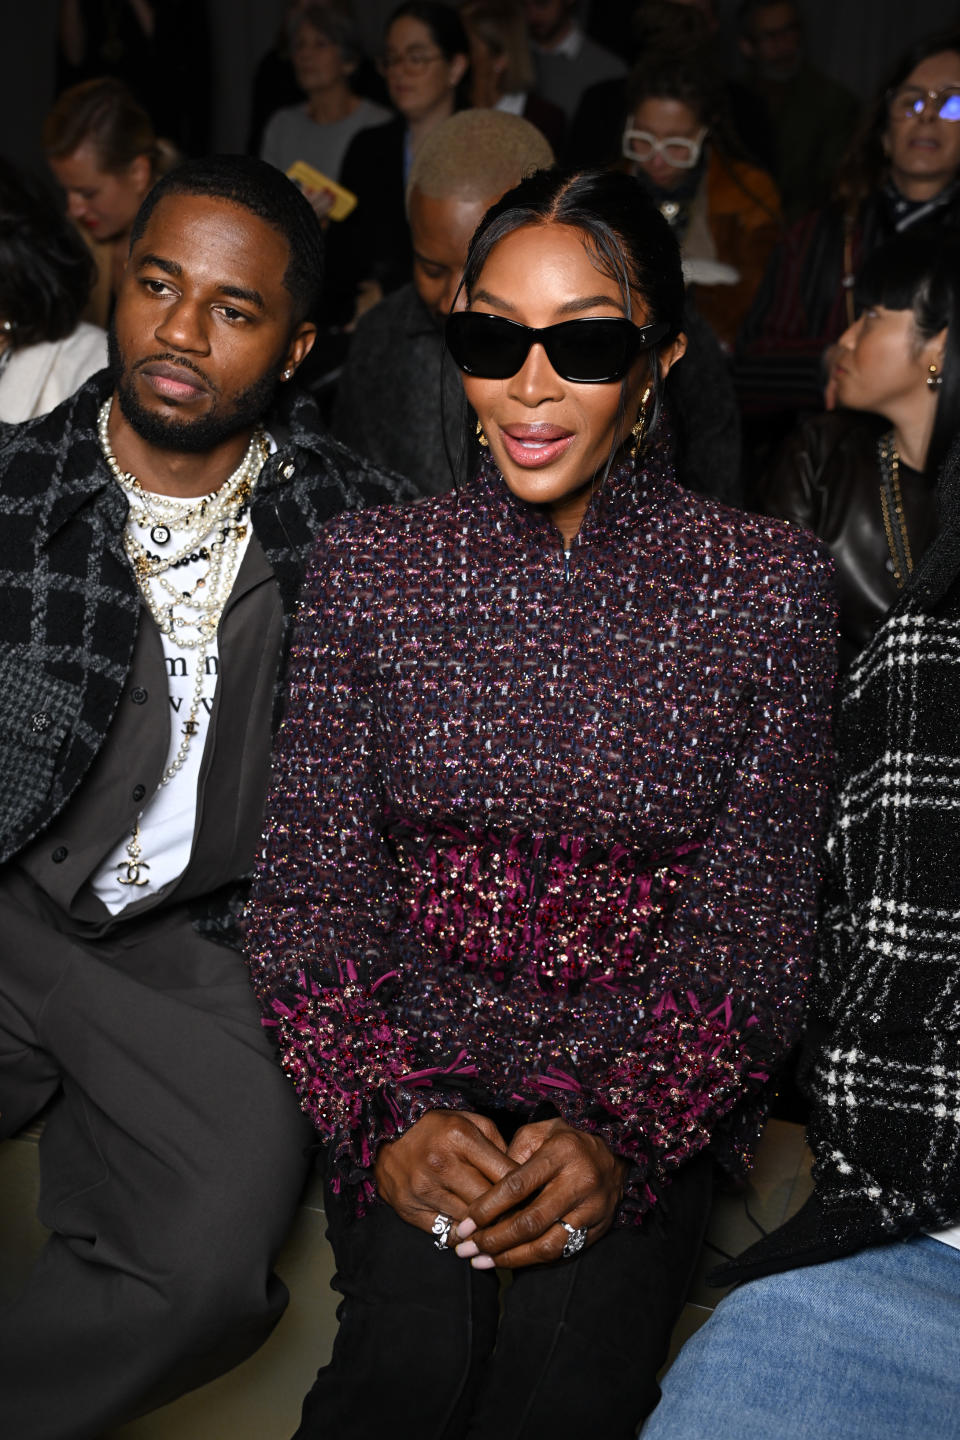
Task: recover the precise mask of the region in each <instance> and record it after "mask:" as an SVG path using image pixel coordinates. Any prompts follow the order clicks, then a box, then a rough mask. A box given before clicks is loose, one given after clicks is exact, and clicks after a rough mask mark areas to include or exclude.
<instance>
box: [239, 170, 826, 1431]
mask: <svg viewBox="0 0 960 1440" xmlns="http://www.w3.org/2000/svg"><path fill="white" fill-rule="evenodd" d="M464 288H465V296H464V299H465V302H466V310H465V313H462V314H461V313H460V312H459V311H458V312H457V313H456V314H454V315H453V316H452V317H451V319H450V321H449V325H448V343H449V348H450V352H451V355H452V356H453V358H454V360H455V361H456V363H457V364H458V365H459V366H460V369H461V371H462V373H463V377H464V388H465V391H466V395H467V399H468V400H469V402H470V406H471V407H472V411H473V412H474V415H475V419H476V423H477V424H478V426H479V429H480V434H481V444H482V445H484V449H483V459H482V461H481V464H480V468H479V472H478V473H477V474H476V476H475V477H474V478H473V479H472V480H471V481H470V482H469V483H468V484H466V485H465V486H463V487H462V488H461V490H460V491H459V492H458V493H454V494H452V495H448V496H444V497H442V498H439V499H436V500H431V501H428V502H426V503H425V504H422V505H416V506H412V507H410V508H408V509H405V510H396V511H380V512H373V513H370V512H365V513H360V514H357V515H354V516H352V517H349V518H346V519H344V520H343V521H338V522H337V523H336V524H335V525H332V526H331V527H330V528H329V529H328V530H327V532H326V538H325V540H324V543H323V544H322V546H321V548H320V549H319V550H318V552H317V554H316V563H315V567H314V570H313V574H312V578H311V579H310V581H309V582H308V589H307V593H306V597H305V602H304V608H303V611H302V618H301V628H300V633H299V637H298V639H297V641H296V644H295V647H294V650H293V658H292V674H291V685H292V689H291V699H290V709H289V711H288V718H287V721H286V723H285V728H284V732H283V738H282V740H281V744H280V751H279V754H278V757H277V765H276V781H275V786H274V790H273V794H272V799H271V806H270V813H269V817H268V822H267V832H266V838H265V844H264V850H263V855H262V861H261V865H260V869H259V873H258V878H257V881H256V885H255V892H254V899H253V902H252V905H251V909H250V911H249V915H248V922H247V923H248V935H247V938H248V946H249V953H250V959H251V966H252V970H253V974H254V977H255V983H256V986H257V990H258V993H259V994H260V996H261V999H262V1002H263V1005H264V1009H265V1014H266V1017H267V1023H268V1024H269V1025H270V1026H271V1027H273V1028H274V1030H275V1033H276V1036H277V1040H278V1043H279V1047H280V1051H281V1054H282V1057H283V1063H284V1065H285V1067H286V1069H287V1070H288V1072H289V1074H290V1075H291V1077H292V1079H293V1080H294V1082H295V1084H296V1086H297V1088H298V1090H299V1092H300V1094H301V1097H302V1102H303V1105H304V1109H305V1110H306V1111H307V1113H308V1114H309V1115H310V1116H311V1118H312V1119H313V1121H314V1123H315V1125H316V1127H317V1129H318V1132H319V1136H320V1140H321V1142H322V1144H323V1146H324V1148H325V1164H326V1180H327V1201H326V1204H327V1216H328V1221H329V1225H330V1236H331V1240H332V1243H333V1247H334V1252H335V1255H336V1262H337V1272H338V1278H337V1280H336V1285H337V1288H338V1289H340V1291H341V1292H342V1294H343V1296H344V1297H345V1298H344V1303H343V1304H342V1305H341V1308H340V1311H339V1316H340V1331H339V1334H338V1337H337V1340H336V1344H335V1347H334V1353H333V1357H332V1360H331V1362H330V1363H329V1364H328V1365H326V1366H325V1367H324V1368H323V1369H322V1370H321V1371H320V1374H319V1376H318V1378H317V1382H316V1384H315V1386H314V1388H313V1390H312V1391H311V1392H310V1394H309V1396H308V1397H307V1400H306V1402H305V1406H304V1416H303V1423H302V1426H301V1428H300V1430H299V1431H298V1436H299V1437H301V1440H306V1437H313V1436H328V1435H329V1436H336V1437H338V1440H351V1437H368V1436H371V1435H381V1434H382V1435H387V1434H389V1435H390V1436H391V1437H394V1440H404V1437H411V1440H412V1437H416V1440H441V1437H442V1440H454V1437H460V1436H467V1435H469V1436H470V1437H471V1440H493V1437H496V1440H518V1437H521V1436H523V1437H527V1440H533V1437H539V1436H545V1435H549V1436H551V1437H556V1440H563V1437H574V1436H575V1437H577V1440H582V1437H583V1436H584V1435H593V1434H602V1435H603V1436H604V1437H605V1440H607V1437H608V1440H626V1437H629V1436H633V1434H634V1433H635V1430H636V1426H637V1424H638V1422H639V1420H640V1419H641V1417H642V1416H643V1415H644V1414H645V1413H646V1412H647V1411H648V1410H649V1409H650V1407H651V1406H652V1405H653V1404H654V1402H655V1399H656V1396H657V1393H658V1392H657V1385H656V1379H655V1376H656V1372H657V1370H658V1368H659V1366H660V1365H661V1364H662V1361H663V1359H664V1356H665V1354H666V1348H667V1344H668V1341H669V1336H670V1331H671V1328H672V1326H673V1324H674V1321H675V1319H676V1316H677V1314H678V1312H679V1309H680V1306H681V1304H682V1302H683V1298H684V1294H685V1291H686V1288H687V1285H688V1282H689V1280H690V1276H691V1272H692V1269H693V1265H694V1262H695V1259H696V1256H697V1252H698V1249H699V1245H700V1241H701V1237H702V1233H703V1227H704V1223H705V1219H706V1214H707V1208H708V1206H709V1202H710V1196H711V1188H712V1170H713V1163H714V1159H713V1157H715V1158H716V1159H718V1160H720V1161H721V1162H722V1163H723V1164H724V1165H726V1166H727V1167H728V1168H730V1169H732V1170H734V1171H736V1170H737V1169H739V1168H741V1167H742V1166H743V1165H744V1164H745V1163H746V1162H747V1160H748V1159H749V1155H750V1152H751V1148H752V1145H753V1142H754V1140H755V1138H756V1134H757V1130H758V1125H759V1121H760V1119H761V1118H762V1114H763V1108H764V1095H765V1093H766V1089H767V1082H768V1078H769V1076H770V1073H771V1067H772V1066H773V1065H774V1064H775V1063H776V1061H777V1059H778V1057H779V1056H780V1055H781V1054H782V1053H783V1052H784V1051H785V1050H786V1049H788V1048H789V1046H790V1044H791V1042H792V1040H793V1038H794V1035H795V1033H796V1025H797V1013H798V1006H799V998H800V990H801V986H802V983H803V977H804V974H805V972H806V969H807V965H808V957H809V950H810V943H811V931H812V922H813V911H814V892H815V887H816V871H817V859H816V841H817V837H818V831H819V814H820V807H821V799H822V794H823V788H824V782H825V778H826V767H827V749H828V740H827V733H828V716H829V710H830V689H831V681H832V670H833V650H834V641H833V616H832V609H831V604H830V601H829V599H828V597H827V594H826V590H827V586H828V569H827V564H826V562H825V561H824V559H823V557H822V554H821V552H820V551H819V549H818V547H817V543H816V542H815V541H814V540H813V539H812V538H811V537H809V536H807V535H806V534H804V533H803V532H801V531H799V530H794V529H791V528H789V527H786V526H783V525H781V524H779V523H778V522H775V521H768V520H763V519H759V518H757V517H751V516H747V515H745V514H743V513H741V512H738V511H733V510H727V509H725V508H723V507H720V506H717V505H714V504H712V503H711V502H709V501H706V500H703V499H701V498H699V497H696V496H694V495H692V494H690V493H688V492H684V491H682V490H680V489H679V487H678V486H677V485H676V484H675V483H674V481H673V479H672V478H671V476H670V474H669V473H668V470H667V467H666V465H665V463H664V460H663V458H662V453H661V451H660V448H659V445H658V442H657V436H656V428H657V417H658V412H659V405H660V395H661V390H662V386H663V380H664V376H665V375H666V373H667V372H668V370H669V368H670V366H671V365H672V364H674V363H675V362H680V363H682V361H681V356H682V353H683V347H684V340H683V336H682V334H681V333H680V317H681V315H682V305H683V280H682V275H681V269H680V259H679V252H678V250H677V245H676V242H675V240H674V239H673V236H672V235H671V233H670V230H669V227H668V226H667V224H666V222H665V221H664V220H663V218H662V217H661V216H660V215H659V214H658V213H657V211H656V209H655V207H654V206H653V205H652V203H651V202H650V201H649V200H648V199H647V198H646V197H645V196H644V195H643V193H642V191H641V190H640V188H639V187H638V185H637V183H636V182H635V181H634V180H632V179H631V178H630V177H628V176H626V175H622V174H609V173H601V172H594V173H586V174H580V175H573V176H570V175H564V174H562V173H560V172H557V171H540V172H538V173H537V174H536V175H534V176H532V177H531V178H529V179H527V180H525V181H523V182H522V183H521V184H520V185H519V186H517V187H516V188H515V189H514V190H512V191H510V192H508V194H507V195H506V196H504V197H503V199H502V200H501V201H500V202H499V203H498V204H497V205H495V206H494V207H493V208H492V209H491V210H490V211H488V213H487V215H486V216H485V217H484V220H483V221H482V223H481V225H480V227H479V229H478V231H477V233H476V235H475V236H474V239H473V242H472V245H471V250H470V255H469V259H468V263H467V268H466V273H465V279H464ZM708 1147H709V1152H710V1155H709V1157H708V1153H707V1151H708ZM497 1270H499V1271H500V1274H501V1275H509V1276H510V1277H511V1280H512V1283H511V1284H510V1286H509V1288H508V1289H506V1290H505V1292H504V1297H503V1309H502V1315H501V1313H500V1286H498V1284H497V1273H496V1272H497Z"/></svg>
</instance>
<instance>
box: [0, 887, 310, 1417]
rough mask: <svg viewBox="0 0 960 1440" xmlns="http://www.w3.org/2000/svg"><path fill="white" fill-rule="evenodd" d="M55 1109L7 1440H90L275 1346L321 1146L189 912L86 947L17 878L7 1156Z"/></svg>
mask: <svg viewBox="0 0 960 1440" xmlns="http://www.w3.org/2000/svg"><path fill="white" fill-rule="evenodd" d="M51 1099H52V1100H53V1101H54V1104H53V1108H52V1110H51V1112H50V1114H49V1118H48V1120H47V1124H46V1128H45V1129H44V1132H43V1135H42V1138H41V1140H40V1179H41V1190H40V1205H39V1212H38V1213H39V1216H40V1219H41V1220H42V1221H43V1223H44V1224H45V1225H46V1226H48V1227H49V1228H50V1229H51V1230H52V1231H53V1234H52V1236H51V1238H50V1240H49V1241H48V1243H47V1245H46V1247H45V1249H44V1251H43V1253H42V1254H41V1257H40V1259H39V1260H38V1262H37V1264H36V1266H35V1267H34V1269H33V1271H32V1273H31V1275H30V1277H29V1280H28V1282H27V1285H26V1288H25V1290H24V1291H23V1293H22V1294H21V1295H20V1296H19V1297H18V1298H17V1299H15V1301H14V1302H13V1303H12V1304H11V1305H9V1306H8V1307H7V1308H6V1309H5V1310H3V1311H2V1312H0V1414H2V1420H0V1430H2V1433H3V1434H5V1435H9V1436H11V1437H14V1436H15V1437H16V1440H87V1437H95V1436H97V1435H99V1434H100V1432H101V1431H102V1430H103V1429H104V1428H105V1427H106V1426H107V1425H112V1424H117V1423H119V1422H120V1421H122V1420H124V1419H128V1418H130V1417H131V1416H132V1415H134V1414H137V1413H141V1412H142V1411H144V1410H147V1409H150V1408H152V1407H153V1406H155V1405H158V1404H162V1403H164V1402H165V1401H167V1400H170V1399H173V1398H174V1397H175V1396H176V1395H178V1394H180V1393H182V1392H183V1391H185V1390H188V1389H190V1388H192V1387H193V1386H195V1385H199V1384H202V1383H204V1382H205V1381H207V1380H209V1379H212V1378H213V1377H214V1376H216V1375H218V1374H220V1373H222V1372H223V1371H224V1370H227V1369H229V1368H230V1367H231V1366H232V1365H235V1364H237V1363H238V1362H239V1361H241V1360H243V1359H244V1358H245V1357H246V1356H247V1355H249V1354H251V1353H252V1352H253V1351H254V1350H255V1349H256V1348H257V1347H258V1346H259V1345H260V1344H261V1343H262V1342H263V1340H264V1339H265V1338H266V1337H267V1335H268V1334H269V1332H270V1330H271V1329H272V1327H273V1326H274V1324H275V1323H276V1321H277V1320H278V1319H279V1317H280V1314H281V1313H282V1311H283V1308H284V1306H285V1304H286V1299H287V1294H286V1290H285V1287H284V1286H283V1285H282V1284H281V1282H280V1281H279V1280H278V1279H277V1277H276V1276H275V1275H273V1274H272V1272H271V1267H272V1263H273V1260H274V1258H275V1256H276V1253H277V1250H278V1248H279V1246H280V1244H281V1242H282V1240H283V1237H284V1234H285V1232H286V1230H287V1227H288V1225H289V1223H290V1220H291V1217H292V1214H293V1210H294V1207H295V1205H296V1202H297V1199H298V1196H299V1194H300V1190H301V1187H302V1183H303V1178H304V1173H305V1167H306V1159H305V1145H306V1144H307V1143H308V1142H309V1139H310V1132H309V1130H308V1129H306V1127H305V1122H304V1120H303V1117H302V1115H301V1114H300V1111H299V1108H298V1106H297V1103H296V1098H295V1096H294V1093H293V1088H292V1086H291V1085H290V1084H289V1082H288V1081H287V1080H286V1078H285V1077H284V1076H283V1074H282V1073H281V1071H280V1069H279V1066H278V1065H277V1062H276V1059H275V1057H274V1055H273V1053H272V1051H271V1049H270V1046H269V1043H268V1041H267V1039H266V1037H265V1035H264V1032H263V1030H262V1028H261V1025H260V1019H259V1013H258V1011H257V1007H256V1003H255V1001H254V998H253V995H252V992H251V990H250V986H249V981H248V978H247V973H246V969H245V967H244V965H243V962H242V960H241V959H240V957H239V956H237V955H236V954H235V953H233V952H232V951H230V950H227V949H224V948H222V947H220V946H217V945H214V944H212V943H210V942H209V941H206V940H203V939H201V938H200V937H199V936H198V935H197V934H196V932H195V931H194V930H193V928H192V927H191V925H190V922H189V919H188V917H187V916H186V914H185V913H184V911H183V910H174V909H171V910H168V911H167V912H165V913H161V912H155V914H154V915H153V916H150V917H146V918H144V919H142V920H140V921H137V922H132V923H131V924H130V925H129V926H128V927H124V926H118V927H116V929H115V930H113V931H112V932H111V933H109V934H108V935H107V936H104V937H101V938H99V939H96V940H90V939H83V938H80V937H79V936H77V935H75V934H70V933H69V926H68V925H67V924H66V923H65V922H64V919H63V916H62V912H60V911H58V910H57V909H56V908H55V907H53V906H51V905H50V904H49V903H48V902H46V901H45V899H44V897H43V896H42V895H41V894H40V892H39V891H37V889H36V888H35V887H34V886H33V885H32V883H31V882H29V881H27V880H26V879H25V878H23V877H20V876H18V875H16V874H10V873H8V874H7V875H5V876H3V878H2V879H0V1138H5V1137H6V1136H9V1135H11V1134H13V1133H14V1132H15V1131H16V1130H18V1129H19V1128H20V1127H21V1125H23V1124H24V1123H25V1122H26V1121H27V1120H29V1119H30V1118H31V1116H33V1115H35V1114H36V1112H37V1110H38V1109H40V1107H41V1106H43V1105H44V1104H45V1103H46V1102H48V1101H50V1100H51Z"/></svg>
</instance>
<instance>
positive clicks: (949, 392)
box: [760, 226, 960, 668]
mask: <svg viewBox="0 0 960 1440" xmlns="http://www.w3.org/2000/svg"><path fill="white" fill-rule="evenodd" d="M856 303H857V310H858V316H857V319H856V320H855V321H854V323H853V324H852V325H850V326H849V327H848V328H847V329H846V330H845V331H844V333H843V334H842V335H841V336H840V339H839V341H838V342H837V348H836V358H835V362H834V374H833V383H834V385H835V387H836V392H837V399H838V401H839V403H840V405H841V406H842V407H843V408H842V409H839V410H836V411H833V412H832V413H830V414H828V415H818V416H814V417H811V418H810V419H808V420H806V421H804V422H803V423H802V424H801V425H800V426H799V427H798V428H797V430H796V431H795V433H794V434H793V435H792V436H791V437H790V439H789V440H788V441H787V442H786V444H785V445H784V447H783V449H782V451H781V453H780V456H779V457H778V460H777V463H776V465H775V466H774V468H773V471H772V473H771V475H770V476H769V477H768V479H767V483H766V486H765V488H764V490H763V493H762V496H761V507H760V508H762V509H763V510H764V511H765V513H766V514H768V515H776V516H778V517H779V518H781V519H783V520H792V521H794V523H796V524H799V525H804V526H806V528H807V529H808V530H812V531H813V532H814V534H815V535H818V536H819V537H820V539H821V540H822V541H823V543H824V544H825V545H826V546H827V548H828V549H829V551H830V553H831V555H832V556H833V558H834V561H835V563H836V567H837V588H838V594H839V601H840V658H841V662H842V664H843V666H844V668H845V667H846V666H847V665H849V663H850V662H851V661H852V659H853V658H854V656H855V655H856V654H857V653H858V651H859V650H860V649H862V647H863V646H864V645H865V644H866V642H867V641H868V640H869V639H870V636H871V635H872V634H873V632H874V630H875V629H876V628H877V626H878V625H879V624H880V622H881V621H882V620H883V618H884V616H885V615H886V613H887V611H888V610H889V609H890V606H891V605H892V604H893V603H894V601H895V600H896V599H897V597H898V596H899V595H900V594H901V592H902V591H903V589H904V587H905V586H906V585H907V583H908V582H909V579H910V576H911V574H912V572H913V570H914V568H915V566H916V565H918V564H919V562H920V561H921V559H922V558H923V555H924V553H925V552H926V550H927V549H928V548H929V546H930V544H931V543H932V541H933V540H934V538H935V536H936V534H937V530H938V516H937V505H936V502H935V499H934V492H935V489H936V484H937V477H938V475H939V472H940V469H941V467H942V465H943V462H944V459H945V458H946V454H947V451H948V449H949V448H950V444H951V442H952V441H953V439H954V437H955V436H956V435H957V432H958V430H960V235H958V234H957V232H956V231H949V230H946V231H945V230H939V229H933V228H932V227H924V226H921V227H919V228H917V229H916V230H908V231H907V232H906V233H905V234H903V235H898V236H897V237H896V238H895V239H894V240H891V241H890V242H889V243H888V244H887V245H885V246H883V248H882V249H880V250H877V251H875V252H874V254H873V255H871V256H870V258H869V259H868V260H867V261H866V263H865V264H864V267H863V270H862V271H861V274H860V278H859V280H858V282H857V295H856Z"/></svg>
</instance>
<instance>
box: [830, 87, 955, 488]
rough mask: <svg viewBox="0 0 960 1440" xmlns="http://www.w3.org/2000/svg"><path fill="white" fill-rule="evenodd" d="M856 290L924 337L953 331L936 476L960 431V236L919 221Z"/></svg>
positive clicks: (882, 254) (943, 374) (879, 254)
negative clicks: (907, 317)
mask: <svg viewBox="0 0 960 1440" xmlns="http://www.w3.org/2000/svg"><path fill="white" fill-rule="evenodd" d="M908 73H909V72H908ZM855 293H856V301H857V308H858V310H859V309H864V308H865V307H867V306H870V305H882V306H883V307H884V309H886V310H912V311H913V319H914V324H915V325H916V329H917V337H918V340H920V341H924V340H929V339H931V338H932V337H933V336H934V335H939V334H940V331H941V330H946V332H947V338H946V343H945V345H944V349H943V363H942V364H941V366H940V384H939V386H938V396H937V414H936V419H935V420H934V424H933V433H932V434H931V436H930V446H929V449H928V450H927V459H926V464H925V466H924V471H925V473H926V474H927V475H929V476H931V477H936V476H937V475H938V473H939V471H940V469H941V467H942V465H943V462H944V460H945V459H946V456H947V452H948V451H949V449H950V446H951V444H952V442H953V440H954V438H955V437H956V435H957V433H958V431H960V235H957V234H955V233H953V232H951V231H945V230H942V229H939V228H936V227H934V226H923V225H918V226H916V227H914V228H913V229H910V230H907V231H905V232H904V233H903V234H902V235H897V236H895V237H894V238H893V239H892V240H890V241H888V242H887V244H886V245H882V246H881V247H880V249H879V250H875V251H874V253H873V254H872V255H871V256H870V257H869V258H868V259H867V261H866V262H865V264H864V266H863V269H862V270H861V272H860V275H859V276H858V278H857V287H856V292H855Z"/></svg>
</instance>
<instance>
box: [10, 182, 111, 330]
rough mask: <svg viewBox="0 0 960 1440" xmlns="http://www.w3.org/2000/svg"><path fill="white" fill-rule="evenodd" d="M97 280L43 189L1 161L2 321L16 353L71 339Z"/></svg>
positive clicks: (81, 248)
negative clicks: (51, 342)
mask: <svg viewBox="0 0 960 1440" xmlns="http://www.w3.org/2000/svg"><path fill="white" fill-rule="evenodd" d="M94 276H95V266H94V263H93V258H92V256H91V254H90V251H89V250H88V249H87V247H86V245H85V244H84V242H83V240H82V239H81V237H80V235H79V234H78V233H77V231H76V230H75V228H74V227H73V225H71V224H70V222H69V221H68V220H67V219H66V217H65V216H63V215H62V214H61V213H60V211H59V210H58V208H57V206H56V205H55V204H54V202H53V200H52V198H51V197H50V196H49V195H48V194H47V192H46V191H45V190H42V189H41V188H40V186H39V185H38V184H37V183H36V182H35V181H33V180H30V179H28V178H27V177H26V176H25V175H23V174H22V173H21V172H20V171H19V170H18V169H17V168H16V166H14V165H11V164H10V162H9V161H8V160H2V159H0V320H6V321H7V322H9V324H10V325H11V326H12V329H11V331H10V341H11V346H12V348H13V349H15V350H19V349H22V348H23V347H24V346H26V345H36V344H39V343H40V342H41V341H43V340H63V339H65V338H66V336H68V335H70V334H72V332H73V331H74V330H75V329H76V326H77V323H78V321H79V319H80V314H81V311H82V310H83V307H84V305H85V304H86V303H87V297H88V296H89V294H90V289H91V286H92V284H93V280H94Z"/></svg>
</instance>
